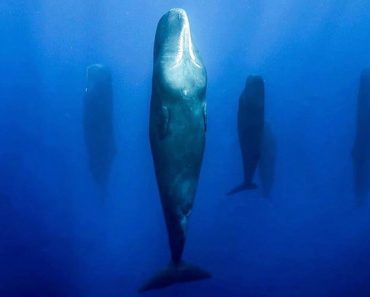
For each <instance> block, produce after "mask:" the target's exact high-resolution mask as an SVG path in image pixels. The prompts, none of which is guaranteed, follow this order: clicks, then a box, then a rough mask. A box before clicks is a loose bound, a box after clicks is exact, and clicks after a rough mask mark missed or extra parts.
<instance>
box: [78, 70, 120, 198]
mask: <svg viewBox="0 0 370 297" xmlns="http://www.w3.org/2000/svg"><path fill="white" fill-rule="evenodd" d="M112 93H113V91H112V76H111V72H110V70H109V69H108V68H107V67H106V66H104V65H101V64H94V65H91V66H89V67H88V68H87V87H86V90H85V96H84V113H83V128H84V136H85V143H86V149H87V153H88V160H89V167H90V172H91V174H92V176H93V178H94V181H95V182H96V184H97V185H98V186H100V187H101V190H102V194H105V192H106V187H107V184H108V180H109V173H110V169H111V166H112V162H113V159H114V156H115V154H116V145H115V139H114V131H113V98H112Z"/></svg>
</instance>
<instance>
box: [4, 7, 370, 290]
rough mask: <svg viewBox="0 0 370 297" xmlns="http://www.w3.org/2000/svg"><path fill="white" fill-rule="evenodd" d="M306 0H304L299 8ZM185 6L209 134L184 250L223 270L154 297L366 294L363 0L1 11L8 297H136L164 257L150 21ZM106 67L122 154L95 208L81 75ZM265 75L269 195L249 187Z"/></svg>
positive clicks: (369, 60) (368, 61)
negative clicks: (255, 93)
mask: <svg viewBox="0 0 370 297" xmlns="http://www.w3.org/2000/svg"><path fill="white" fill-rule="evenodd" d="M305 2H309V3H305ZM172 7H183V8H185V9H186V10H187V12H188V14H189V18H190V22H191V26H192V31H193V36H194V40H195V43H196V44H197V46H198V48H199V50H200V52H201V54H202V57H203V59H204V62H205V65H206V67H207V70H208V77H209V85H208V94H207V100H208V108H209V110H208V114H209V130H208V134H207V148H206V153H205V159H204V165H203V168H202V174H201V179H200V184H199V190H198V194H197V200H196V206H195V209H194V212H193V215H192V218H191V224H190V228H189V238H188V242H187V246H186V251H185V259H186V260H189V261H190V262H193V263H197V264H199V265H201V266H202V267H204V268H206V269H207V270H209V271H210V272H212V274H213V276H214V277H213V278H212V279H211V280H209V281H204V282H199V283H193V284H187V285H178V286H174V287H172V288H169V289H166V290H162V291H159V292H150V293H148V294H147V295H148V296H161V297H170V296H171V297H173V296H213V297H218V296H220V297H224V296H231V297H241V296H254V297H260V296H261V297H262V296H264V297H265V296H266V297H279V296H284V297H289V296H292V297H293V296H310V297H311V296H317V297H321V296H332V297H347V296H354V297H366V296H370V282H369V279H370V268H369V267H370V257H369V255H370V237H369V232H370V206H369V203H368V204H367V206H365V207H364V208H362V209H357V208H356V207H355V203H354V198H353V193H352V164H351V158H350V152H351V146H352V141H353V137H354V123H355V121H354V115H355V102H356V95H357V86H358V79H359V74H360V71H361V70H362V68H363V67H366V66H369V65H370V42H369V28H370V17H369V15H370V2H368V1H360V0H354V1H345V0H336V1H335V0H327V1H319V0H313V1H295V0H286V1H283V0H273V1H268V0H260V1H256V0H251V1H241V0H230V1H220V0H218V1H209V0H208V1H201V0H198V1H194V0H193V1H149V0H146V1H144V0H136V1H134V0H127V1H118V0H106V1H104V3H103V1H98V0H91V1H81V0H73V1H72V0H64V1H46V0H33V1H27V0H25V1H16V0H13V1H11V0H3V1H1V3H0V38H1V43H0V65H1V72H0V99H1V103H0V198H1V199H0V230H1V232H0V295H1V296H7V297H13V296H14V297H15V296H37V297H39V296H48V297H50V296H52V297H54V296H55V297H59V296H68V297H69V296H71V297H74V296H84V297H85V296H86V297H95V296H137V293H136V289H137V287H138V286H139V285H140V284H141V283H142V282H143V281H144V280H145V279H146V278H147V277H149V276H151V275H152V273H153V272H155V271H157V270H158V269H159V268H162V267H163V266H164V265H165V264H166V263H167V262H168V259H169V251H168V245H167V237H166V231H165V226H164V222H163V217H162V212H161V207H160V203H159V198H158V193H157V188H156V183H155V180H154V172H153V166H152V161H151V155H150V150H149V143H148V135H147V134H148V133H147V126H148V103H149V97H150V91H151V69H152V47H153V39H154V34H155V29H156V24H157V21H158V20H159V18H160V17H161V15H162V14H163V13H165V12H166V11H167V10H168V9H169V8H172ZM96 62H100V63H104V64H107V65H108V66H110V67H111V69H112V71H113V75H114V90H115V102H114V103H115V125H116V135H117V142H118V147H119V154H118V156H117V158H116V160H115V162H114V166H113V169H112V178H111V185H110V197H109V198H108V199H107V201H106V203H105V204H104V205H103V204H102V203H101V202H100V200H99V196H98V194H97V192H96V189H95V187H94V184H93V183H92V180H91V177H90V175H89V172H88V167H87V161H86V155H85V147H84V141H83V135H82V133H83V131H82V94H83V89H84V85H85V68H86V67H87V66H88V65H89V64H92V63H96ZM251 73H257V74H261V75H263V76H264V78H265V83H266V96H267V97H266V105H267V111H266V112H267V118H268V120H269V122H270V123H271V125H272V128H273V130H274V132H275V134H276V136H277V139H278V160H277V172H276V182H275V187H274V190H273V194H272V202H271V203H268V202H266V201H263V200H261V199H260V193H259V192H258V191H256V192H252V193H243V194H241V195H239V196H235V197H233V198H232V199H230V198H226V197H225V195H224V193H225V192H226V191H227V190H229V189H230V188H231V187H232V186H234V185H235V184H236V183H238V182H240V179H241V175H242V169H241V164H240V162H241V161H240V155H239V148H238V142H237V134H236V123H235V122H236V108H237V100H238V96H239V94H240V93H241V91H242V88H243V86H244V81H245V79H246V76H247V75H248V74H251Z"/></svg>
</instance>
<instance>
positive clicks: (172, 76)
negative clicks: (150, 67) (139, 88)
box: [153, 8, 207, 100]
mask: <svg viewBox="0 0 370 297" xmlns="http://www.w3.org/2000/svg"><path fill="white" fill-rule="evenodd" d="M153 74H154V76H153V78H154V79H155V80H156V81H157V83H155V84H154V85H156V86H158V87H159V88H160V89H162V90H167V92H169V93H171V94H173V95H175V94H176V96H171V98H181V99H194V98H199V99H201V100H203V99H204V97H205V89H206V85H207V73H206V70H205V67H204V65H203V62H202V60H201V58H200V55H199V52H198V50H197V49H196V47H195V45H194V43H193V40H192V36H191V30H190V23H189V19H188V16H187V14H186V12H185V10H183V9H180V8H174V9H171V10H170V11H168V12H167V13H166V14H165V15H163V16H162V18H161V19H160V21H159V23H158V26H157V31H156V36H155V42H154V71H153Z"/></svg>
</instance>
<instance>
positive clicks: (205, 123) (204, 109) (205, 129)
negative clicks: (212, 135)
mask: <svg viewBox="0 0 370 297" xmlns="http://www.w3.org/2000/svg"><path fill="white" fill-rule="evenodd" d="M203 122H204V131H205V132H206V131H207V104H206V103H204V105H203Z"/></svg>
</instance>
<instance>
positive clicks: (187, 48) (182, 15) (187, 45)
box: [170, 8, 202, 68]
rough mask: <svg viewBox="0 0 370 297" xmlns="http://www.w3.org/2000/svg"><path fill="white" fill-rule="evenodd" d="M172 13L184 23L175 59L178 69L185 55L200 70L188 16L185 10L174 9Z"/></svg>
mask: <svg viewBox="0 0 370 297" xmlns="http://www.w3.org/2000/svg"><path fill="white" fill-rule="evenodd" d="M170 13H175V14H177V15H178V19H179V20H181V21H182V28H181V32H180V36H179V39H178V46H177V53H176V58H175V61H176V62H175V65H174V66H173V67H176V66H177V65H179V64H180V63H181V61H182V59H183V57H184V54H185V53H188V54H189V57H190V60H191V62H192V63H193V64H194V65H195V66H196V67H198V68H201V67H202V66H201V65H199V64H198V62H197V59H196V56H195V53H194V47H193V41H192V39H191V31H190V23H189V18H188V15H187V14H186V12H185V10H183V9H181V8H174V9H171V10H170Z"/></svg>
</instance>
